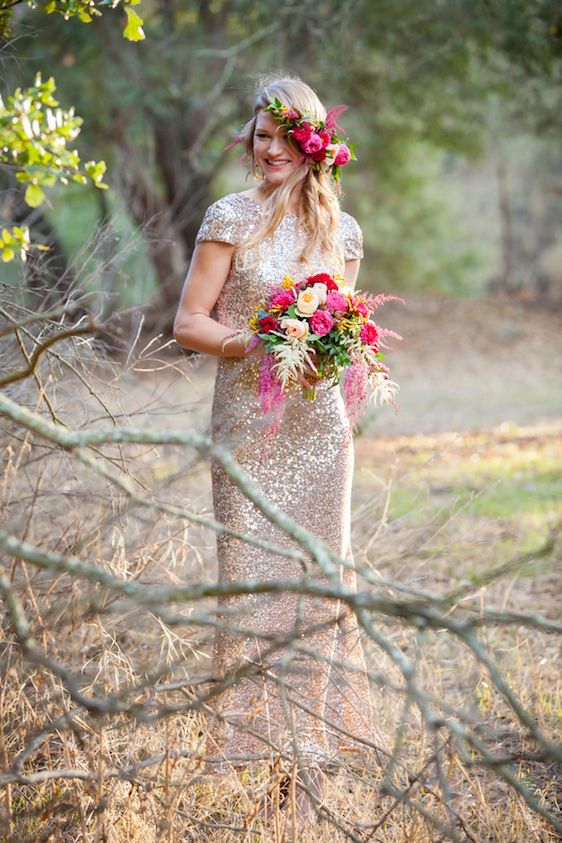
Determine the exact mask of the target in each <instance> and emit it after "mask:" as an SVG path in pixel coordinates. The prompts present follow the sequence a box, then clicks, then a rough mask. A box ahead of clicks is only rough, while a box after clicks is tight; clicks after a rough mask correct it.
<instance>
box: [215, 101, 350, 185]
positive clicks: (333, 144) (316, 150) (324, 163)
mask: <svg viewBox="0 0 562 843" xmlns="http://www.w3.org/2000/svg"><path fill="white" fill-rule="evenodd" d="M263 110H264V111H268V112H269V113H270V114H271V116H272V117H273V118H274V120H276V121H277V123H279V125H280V126H283V127H284V128H285V129H287V134H288V135H289V136H290V137H291V138H292V139H293V140H294V142H295V143H296V145H297V146H298V148H299V149H300V151H301V153H302V161H303V162H306V163H307V164H308V165H309V167H312V168H314V169H315V170H319V171H324V172H329V173H330V175H331V176H332V178H333V179H334V181H335V182H336V184H338V185H339V181H340V168H341V167H344V166H345V165H346V164H347V163H348V162H349V161H356V160H357V156H356V155H355V145H354V144H352V143H347V138H346V143H344V142H343V141H342V140H341V139H340V137H339V135H338V132H341V131H342V129H341V127H340V126H338V124H337V120H338V117H339V116H340V114H342V112H344V111H346V110H347V105H336V106H335V107H334V108H331V109H330V111H329V112H328V113H327V115H326V119H325V120H314V119H312V118H311V117H308V116H307V115H305V114H301V112H300V111H297V110H296V109H295V108H288V107H287V106H286V105H282V103H281V101H280V100H278V99H277V98H275V99H271V98H270V100H269V105H267V106H265V108H264V109H263ZM239 143H244V136H243V135H242V134H241V133H240V132H237V134H236V137H235V139H234V140H233V141H232V143H229V144H227V145H226V146H225V150H227V149H230V148H231V147H233V146H236V144H239Z"/></svg>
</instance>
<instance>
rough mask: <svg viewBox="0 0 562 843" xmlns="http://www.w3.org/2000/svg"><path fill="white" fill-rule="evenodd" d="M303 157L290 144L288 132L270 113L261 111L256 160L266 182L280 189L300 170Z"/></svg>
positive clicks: (257, 121)
mask: <svg viewBox="0 0 562 843" xmlns="http://www.w3.org/2000/svg"><path fill="white" fill-rule="evenodd" d="M301 157H302V156H301V153H300V152H299V151H298V150H297V149H294V148H293V146H292V145H291V144H290V143H289V139H288V137H287V130H286V129H285V128H284V127H282V126H280V125H279V124H278V123H277V122H276V121H275V119H274V118H273V116H272V115H271V114H270V113H269V112H268V111H260V112H259V114H258V116H257V120H256V128H255V131H254V158H255V161H256V164H258V165H259V166H260V167H261V170H262V172H263V174H264V176H265V180H266V181H267V182H268V183H269V184H271V185H272V187H278V186H279V185H280V184H282V183H283V182H284V181H285V179H286V178H287V176H290V175H291V173H294V171H295V170H297V169H298V168H299V166H300V158H301Z"/></svg>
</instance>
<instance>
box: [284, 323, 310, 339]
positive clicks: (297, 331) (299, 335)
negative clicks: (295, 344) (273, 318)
mask: <svg viewBox="0 0 562 843" xmlns="http://www.w3.org/2000/svg"><path fill="white" fill-rule="evenodd" d="M281 327H282V328H284V329H285V330H286V331H287V333H288V335H289V336H290V337H291V339H293V340H304V339H305V337H307V336H308V322H302V321H301V320H300V319H282V320H281Z"/></svg>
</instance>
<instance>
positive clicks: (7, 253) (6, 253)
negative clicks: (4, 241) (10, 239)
mask: <svg viewBox="0 0 562 843" xmlns="http://www.w3.org/2000/svg"><path fill="white" fill-rule="evenodd" d="M15 256H16V253H15V252H14V250H13V249H10V248H9V247H7V246H6V248H4V249H2V260H3V261H4V263H8V262H9V261H13V259H14V258H15Z"/></svg>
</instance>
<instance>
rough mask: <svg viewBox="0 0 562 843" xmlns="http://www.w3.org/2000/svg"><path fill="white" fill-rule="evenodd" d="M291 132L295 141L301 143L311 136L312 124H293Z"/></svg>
mask: <svg viewBox="0 0 562 843" xmlns="http://www.w3.org/2000/svg"><path fill="white" fill-rule="evenodd" d="M291 134H292V136H293V137H294V139H295V140H296V142H297V143H302V142H303V141H306V140H308V139H309V137H310V136H311V134H312V126H311V125H310V123H306V122H305V123H301V125H300V126H295V128H294V129H292V130H291Z"/></svg>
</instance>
